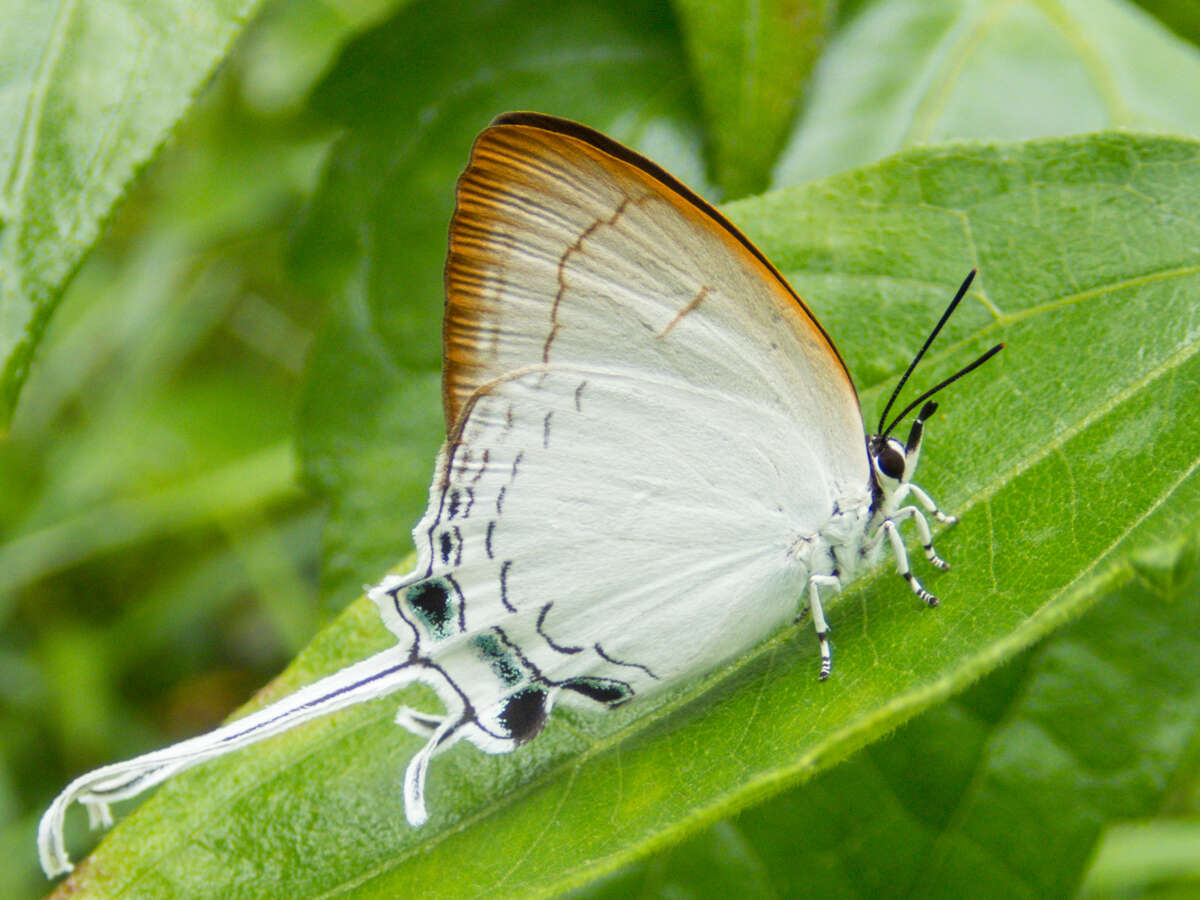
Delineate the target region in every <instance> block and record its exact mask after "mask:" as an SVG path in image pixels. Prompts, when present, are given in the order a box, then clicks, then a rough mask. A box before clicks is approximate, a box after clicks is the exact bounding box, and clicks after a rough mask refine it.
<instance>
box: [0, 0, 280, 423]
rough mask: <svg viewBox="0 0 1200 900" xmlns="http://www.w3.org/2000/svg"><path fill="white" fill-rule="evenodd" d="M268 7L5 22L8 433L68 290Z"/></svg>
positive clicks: (72, 7) (244, 2) (154, 2)
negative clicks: (153, 159)
mask: <svg viewBox="0 0 1200 900" xmlns="http://www.w3.org/2000/svg"><path fill="white" fill-rule="evenodd" d="M257 6H258V2H256V0H82V2H73V0H56V2H43V0H30V2H9V3H7V4H5V9H4V14H3V15H2V16H0V72H3V73H4V75H3V79H2V81H3V83H2V85H0V122H2V123H3V124H4V127H3V128H0V433H3V432H4V431H5V430H6V429H7V427H8V423H9V420H10V419H11V418H12V412H13V408H14V407H15V405H16V402H17V395H18V393H19V391H20V389H21V385H22V384H23V383H24V381H25V377H26V375H27V373H28V371H29V365H30V362H31V360H32V357H33V352H34V349H35V348H36V346H37V343H38V340H39V338H40V337H41V334H42V332H43V330H44V329H45V327H46V322H47V320H48V319H49V317H50V315H51V313H52V312H53V310H54V307H55V305H56V304H57V302H58V299H59V297H60V296H61V295H62V291H63V289H64V287H65V286H66V283H67V280H68V279H69V278H70V276H71V275H72V273H73V272H74V271H75V269H76V267H77V266H78V265H79V263H80V261H81V260H82V259H83V256H84V254H85V253H86V252H87V251H88V249H89V248H90V247H91V246H92V244H94V243H95V241H96V239H97V237H98V236H99V234H100V226H101V224H102V223H103V221H104V219H105V218H106V217H107V216H108V214H109V212H110V211H111V209H112V208H113V205H114V204H115V202H116V201H117V200H118V198H119V197H120V196H121V194H122V193H123V192H124V190H125V189H126V187H127V186H128V184H129V182H130V180H131V179H132V178H133V177H134V175H135V174H136V173H137V171H138V170H139V169H140V168H141V166H142V165H143V164H145V162H146V161H147V160H148V159H149V158H150V156H151V154H153V153H154V151H155V150H156V149H157V148H158V146H159V145H160V144H161V143H162V142H163V140H164V139H165V138H166V137H167V135H168V133H169V132H170V130H171V128H172V126H173V125H174V124H175V122H176V121H177V120H178V119H179V117H180V116H182V115H183V114H184V112H185V111H186V110H187V109H188V107H189V106H190V105H191V102H192V99H193V97H194V96H195V94H196V92H197V90H198V89H199V88H200V86H201V85H202V84H203V83H204V82H205V80H206V79H207V78H208V77H209V75H211V73H212V71H213V69H214V68H215V67H216V66H217V64H218V63H220V61H221V60H222V59H223V58H224V57H225V54H226V53H227V52H228V50H229V47H230V44H231V43H232V42H233V39H234V38H235V37H236V36H237V35H238V34H239V33H240V32H241V31H242V29H243V28H244V26H245V24H246V21H247V19H248V18H249V16H250V15H251V13H252V12H253V11H254V10H255V9H256V8H257Z"/></svg>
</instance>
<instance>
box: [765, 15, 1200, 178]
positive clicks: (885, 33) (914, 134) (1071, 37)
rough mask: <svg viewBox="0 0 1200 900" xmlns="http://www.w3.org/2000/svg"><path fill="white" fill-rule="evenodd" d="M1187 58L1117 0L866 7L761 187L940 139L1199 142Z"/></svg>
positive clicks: (1189, 52) (822, 71) (1199, 73)
mask: <svg viewBox="0 0 1200 900" xmlns="http://www.w3.org/2000/svg"><path fill="white" fill-rule="evenodd" d="M1197 82H1200V50H1197V48H1196V47H1195V46H1194V45H1192V44H1189V43H1187V42H1185V41H1183V40H1181V39H1180V38H1178V37H1176V36H1175V35H1173V34H1171V33H1170V32H1169V31H1168V30H1167V29H1166V28H1165V27H1164V26H1163V25H1162V24H1160V23H1159V22H1157V21H1156V20H1154V19H1153V18H1151V17H1150V16H1149V15H1147V14H1146V13H1144V12H1142V11H1141V10H1139V9H1137V8H1135V7H1133V6H1131V5H1129V4H1127V3H1123V2H1118V0H1053V2H1039V0H880V2H877V3H872V4H870V5H869V6H867V7H866V8H865V9H864V10H863V11H862V12H861V13H860V14H859V15H858V17H857V18H855V19H854V20H853V21H852V22H851V23H850V24H849V25H848V26H847V27H846V28H843V29H842V30H841V31H839V32H838V33H837V35H836V36H835V37H834V39H833V40H832V41H831V42H830V45H829V47H828V49H827V51H826V52H825V53H824V54H823V56H822V58H821V62H820V64H819V66H818V67H817V70H816V72H815V73H814V75H813V79H812V85H811V89H810V95H809V100H808V104H807V108H806V113H805V115H804V116H802V117H801V118H800V119H799V121H797V123H796V127H795V129H794V130H793V133H792V136H791V139H790V141H789V143H788V146H787V147H786V149H785V150H784V151H783V154H782V156H781V157H780V159H779V162H778V164H777V166H776V170H775V178H774V184H775V186H782V185H787V184H797V183H800V182H803V181H808V180H811V179H813V178H819V177H821V176H822V175H829V174H831V173H833V172H840V171H843V170H845V169H848V168H852V167H854V166H860V165H864V164H865V163H869V162H874V161H876V160H878V159H880V158H882V157H884V156H887V155H889V154H891V153H895V152H897V151H898V150H901V149H903V148H905V147H911V146H914V145H917V144H927V143H936V142H939V141H946V140H962V139H985V140H1015V139H1026V138H1034V137H1043V136H1050V135H1063V134H1073V133H1083V132H1090V131H1099V130H1101V129H1105V128H1131V129H1144V130H1148V131H1169V132H1174V133H1178V134H1187V135H1192V136H1200V94H1197V92H1196V91H1192V90H1189V89H1187V88H1185V87H1184V85H1192V84H1196V83H1197Z"/></svg>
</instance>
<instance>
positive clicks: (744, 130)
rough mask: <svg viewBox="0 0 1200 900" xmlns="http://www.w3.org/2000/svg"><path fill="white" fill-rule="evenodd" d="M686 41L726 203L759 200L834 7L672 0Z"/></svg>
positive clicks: (789, 1)
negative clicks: (756, 197) (749, 197)
mask: <svg viewBox="0 0 1200 900" xmlns="http://www.w3.org/2000/svg"><path fill="white" fill-rule="evenodd" d="M672 2H673V3H674V6H675V10H676V13H677V14H678V16H679V21H680V25H681V27H682V29H683V33H684V46H685V47H686V49H687V54H688V59H689V61H690V63H691V68H692V72H693V74H694V78H695V82H696V86H697V88H698V90H699V91H700V99H701V101H702V103H703V106H704V116H705V121H706V123H707V126H708V127H707V132H708V134H709V139H710V140H711V142H712V166H713V170H714V172H715V175H716V182H717V184H719V185H720V186H721V187H722V189H723V190H724V192H725V198H726V199H727V200H731V199H735V198H737V197H745V196H746V195H748V194H757V193H761V192H762V191H763V190H764V189H765V188H766V187H767V183H768V180H769V176H770V174H771V168H772V166H774V164H775V157H776V156H777V155H778V153H779V151H780V149H781V148H782V146H783V142H784V139H785V137H786V135H787V131H788V126H789V125H791V122H792V116H793V115H794V113H795V111H796V104H797V102H798V101H799V99H800V97H801V94H802V93H803V91H802V87H803V84H804V81H805V79H806V78H807V77H808V74H809V72H810V71H811V70H812V67H813V64H814V63H815V62H816V60H817V54H818V52H819V51H820V49H821V47H822V45H823V44H824V43H825V38H826V36H827V33H828V31H829V26H830V24H831V20H832V18H833V10H834V6H835V3H834V0H768V2H760V0H755V2H750V0H729V2H724V3H712V2H711V0H672Z"/></svg>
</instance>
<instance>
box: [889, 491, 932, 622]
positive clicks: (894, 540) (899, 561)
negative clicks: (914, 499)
mask: <svg viewBox="0 0 1200 900" xmlns="http://www.w3.org/2000/svg"><path fill="white" fill-rule="evenodd" d="M907 510H913V511H914V512H916V507H913V506H906V507H905V508H904V509H903V510H901V511H900V512H905V511H907ZM909 515H911V513H909ZM906 518H907V516H906ZM922 518H924V517H923V516H922ZM880 530H881V531H882V532H883V533H884V534H886V535H887V537H888V541H889V542H890V543H891V545H892V554H893V555H894V556H895V557H896V568H897V570H898V571H899V572H900V577H902V578H903V579H904V580H905V581H907V582H908V586H909V587H910V588H912V592H913V593H914V594H916V595H917V596H918V597H920V598H921V599H922V600H924V601H925V602H926V603H927V604H928V605H929V606H937V605H938V598H937V597H935V596H934V595H933V594H931V593H929V591H927V590H925V588H923V587H922V586H921V582H919V581H917V576H916V575H914V574H913V573H912V569H911V568H909V565H908V553H907V551H905V549H904V541H903V540H902V539H901V537H900V529H899V528H897V527H896V520H895V518H891V519H884V522H883V525H882V526H880ZM925 530H926V531H927V532H928V530H929V524H928V523H926V524H925Z"/></svg>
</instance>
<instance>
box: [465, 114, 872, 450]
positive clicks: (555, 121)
mask: <svg viewBox="0 0 1200 900" xmlns="http://www.w3.org/2000/svg"><path fill="white" fill-rule="evenodd" d="M506 125H512V126H521V127H526V128H538V129H541V130H543V131H550V132H553V133H556V134H562V135H566V136H567V137H572V138H575V139H577V140H579V141H582V142H583V143H585V144H589V145H591V146H592V147H594V148H596V149H597V150H599V151H601V152H602V153H606V154H608V155H609V156H612V157H614V158H616V159H619V160H621V161H622V162H624V163H626V164H628V165H631V166H633V167H635V168H637V169H641V170H642V171H643V172H645V173H646V174H647V175H649V176H650V177H651V178H653V179H654V180H655V181H658V182H659V183H661V184H662V185H663V187H665V188H667V189H668V190H670V191H671V192H673V193H675V194H677V195H678V196H679V197H681V198H682V199H683V200H684V201H686V202H687V203H689V204H691V205H692V206H694V207H696V208H697V209H698V210H700V211H701V212H702V213H704V214H705V215H706V216H707V217H708V218H709V219H710V220H712V221H713V222H714V223H716V224H717V225H718V226H720V227H721V228H723V229H724V230H725V231H726V232H727V233H728V234H729V235H730V236H731V237H732V238H734V239H735V240H736V241H737V242H738V243H740V244H741V245H742V246H743V247H744V248H745V249H746V250H747V251H748V252H749V253H750V254H751V255H752V256H754V258H755V259H757V260H758V261H759V262H761V263H762V265H763V267H764V268H765V269H766V270H767V271H768V272H770V273H771V275H773V276H774V277H775V279H776V281H778V282H779V285H780V286H781V287H782V288H783V289H784V291H785V292H786V293H787V294H788V295H789V296H790V297H791V298H792V299H793V300H795V301H796V305H797V306H798V307H799V308H800V309H801V311H802V312H803V313H804V315H805V316H807V317H808V320H809V322H811V323H812V325H813V327H815V328H816V329H817V331H818V332H819V333H820V335H821V337H823V338H824V339H825V343H826V344H827V345H828V347H829V349H830V350H831V351H833V355H834V358H835V359H837V361H838V364H839V365H840V366H841V367H842V372H843V374H844V375H845V376H846V382H847V383H848V384H849V385H850V390H851V392H852V393H853V394H854V397H855V399H856V400H857V399H858V390H857V388H855V386H854V379H853V378H851V377H850V370H849V369H847V368H846V362H845V360H843V359H842V354H841V353H839V352H838V349H837V345H836V344H834V342H833V339H832V338H830V336H829V333H828V332H827V331H826V330H825V328H824V326H822V325H821V323H820V322H819V321H818V320H817V317H816V316H815V315H813V313H812V310H810V309H809V308H808V306H807V305H806V304H805V302H804V300H803V299H801V297H800V295H799V294H797V293H796V291H795V289H794V288H793V287H792V286H791V285H790V284H788V281H787V279H786V278H784V277H783V274H782V273H781V272H780V271H779V270H778V269H777V268H776V267H775V265H774V263H772V262H771V261H770V260H769V259H767V257H766V256H765V255H764V254H763V252H762V251H761V250H759V249H758V247H756V246H755V245H754V243H753V242H752V241H751V240H750V239H749V238H748V237H746V235H745V234H743V233H742V231H741V229H739V228H738V227H737V226H736V225H734V224H733V223H732V222H730V221H729V219H727V218H726V217H725V216H724V215H723V214H722V213H721V212H720V211H719V210H717V208H716V207H715V206H713V205H712V204H711V203H709V202H708V201H707V200H705V199H704V198H703V197H701V196H700V195H699V194H697V193H696V192H695V191H693V190H692V189H691V188H689V187H688V186H687V185H686V184H684V183H683V182H682V181H680V180H679V179H678V178H676V177H675V176H674V175H672V174H671V173H670V172H668V171H667V170H666V169H664V168H662V166H660V165H658V164H657V163H655V162H653V161H651V160H649V159H647V158H646V157H644V156H642V155H641V154H640V153H637V152H636V151H634V150H631V149H629V148H628V147H626V146H625V145H624V144H622V143H620V142H619V141H616V140H613V139H612V138H610V137H609V136H608V135H606V134H603V133H601V132H599V131H596V130H595V129H594V128H589V127H588V126H587V125H582V124H580V123H579V122H574V121H572V120H570V119H563V118H560V117H558V116H551V115H547V114H546V113H537V112H507V113H502V114H501V115H499V116H497V117H496V118H494V119H493V120H492V121H491V123H490V124H489V125H488V129H491V128H496V127H499V126H506ZM488 129H485V132H486V131H487V130H488ZM480 137H482V133H481V134H480ZM476 141H478V138H477V139H476ZM473 153H474V148H472V154H473ZM457 214H458V202H457V197H456V200H455V211H454V216H452V217H451V220H450V221H451V230H453V223H454V221H455V220H456V218H457ZM450 266H451V258H450V257H447V260H446V272H445V274H446V276H447V292H446V305H447V307H448V306H449V303H450V294H449V289H448V288H449V284H448V277H449V275H450ZM447 337H448V331H447V329H446V320H445V319H444V320H443V330H442V340H443V348H442V350H443V360H445V359H446V350H447V347H446V339H447ZM453 384H454V379H453V373H452V372H451V371H450V369H449V367H448V366H445V364H444V369H443V374H442V406H443V411H444V415H445V419H446V432H447V434H452V433H456V431H457V429H456V428H455V423H456V420H457V419H459V418H461V415H462V413H463V412H464V411H465V410H466V409H469V407H470V406H471V405H472V404H470V403H469V402H468V403H464V404H463V408H462V409H459V410H455V409H454V390H453Z"/></svg>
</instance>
